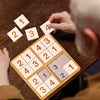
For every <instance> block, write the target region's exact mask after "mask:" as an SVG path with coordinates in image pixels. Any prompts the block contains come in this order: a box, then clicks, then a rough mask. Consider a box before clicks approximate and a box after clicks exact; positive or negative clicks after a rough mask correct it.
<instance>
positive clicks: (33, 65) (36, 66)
mask: <svg viewBox="0 0 100 100" xmlns="http://www.w3.org/2000/svg"><path fill="white" fill-rule="evenodd" d="M29 65H30V66H31V68H32V69H33V70H34V71H37V70H38V69H39V68H41V67H42V66H43V64H42V63H41V61H40V60H39V59H38V58H37V57H35V58H34V59H33V60H32V61H31V62H29Z"/></svg>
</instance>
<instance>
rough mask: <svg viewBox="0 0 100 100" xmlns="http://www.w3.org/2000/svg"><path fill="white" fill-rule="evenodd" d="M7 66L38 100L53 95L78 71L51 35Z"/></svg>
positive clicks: (45, 36)
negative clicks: (15, 72)
mask: <svg viewBox="0 0 100 100" xmlns="http://www.w3.org/2000/svg"><path fill="white" fill-rule="evenodd" d="M10 64H11V66H12V67H13V68H14V69H15V70H16V71H17V72H18V74H19V75H20V76H21V77H22V78H23V80H24V81H25V82H26V84H28V86H29V87H30V88H31V89H32V90H33V92H34V93H35V94H36V95H37V96H38V97H39V99H40V100H41V99H43V100H45V99H46V98H48V97H49V96H51V94H52V95H53V94H55V93H56V91H57V90H58V88H61V87H62V86H63V84H65V83H67V81H68V80H69V79H70V78H71V77H73V76H74V75H75V74H76V73H78V72H79V71H80V66H79V65H78V64H77V63H76V62H75V61H74V60H73V58H72V57H71V56H70V55H69V54H68V53H67V51H66V50H65V49H64V48H63V47H62V46H61V45H60V44H59V43H58V42H57V40H56V39H55V38H54V37H53V36H52V35H51V34H49V35H44V36H42V37H41V38H40V39H38V40H37V41H36V42H34V43H33V44H32V45H30V46H29V47H28V48H27V49H25V50H24V51H23V52H22V53H20V54H19V55H18V56H17V57H15V58H14V59H12V60H11V62H10Z"/></svg>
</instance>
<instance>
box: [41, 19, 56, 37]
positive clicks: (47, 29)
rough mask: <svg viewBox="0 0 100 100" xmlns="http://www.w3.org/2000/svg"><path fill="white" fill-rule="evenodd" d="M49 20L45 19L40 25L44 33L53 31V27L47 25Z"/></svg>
mask: <svg viewBox="0 0 100 100" xmlns="http://www.w3.org/2000/svg"><path fill="white" fill-rule="evenodd" d="M50 23H51V22H50V21H49V20H48V21H46V22H45V23H44V24H42V25H41V26H40V28H41V30H42V31H43V32H44V34H45V35H48V34H49V33H51V32H53V31H54V29H53V28H49V27H48V25H49V24H50Z"/></svg>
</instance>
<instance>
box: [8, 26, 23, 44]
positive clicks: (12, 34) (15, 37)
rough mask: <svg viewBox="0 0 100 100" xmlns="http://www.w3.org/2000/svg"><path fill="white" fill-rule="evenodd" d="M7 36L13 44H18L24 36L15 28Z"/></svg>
mask: <svg viewBox="0 0 100 100" xmlns="http://www.w3.org/2000/svg"><path fill="white" fill-rule="evenodd" d="M7 35H8V36H9V37H10V39H11V40H12V41H13V42H16V41H17V40H18V39H19V38H21V37H22V36H23V34H22V33H21V32H20V31H19V29H18V28H17V27H15V28H13V29H12V30H11V31H10V32H8V33H7Z"/></svg>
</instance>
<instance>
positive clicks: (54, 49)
mask: <svg viewBox="0 0 100 100" xmlns="http://www.w3.org/2000/svg"><path fill="white" fill-rule="evenodd" d="M48 50H49V51H50V52H51V53H52V54H53V56H56V55H57V54H59V53H60V52H61V51H62V49H61V48H60V46H59V45H58V44H57V43H54V44H53V45H52V46H50V47H49V48H48Z"/></svg>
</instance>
